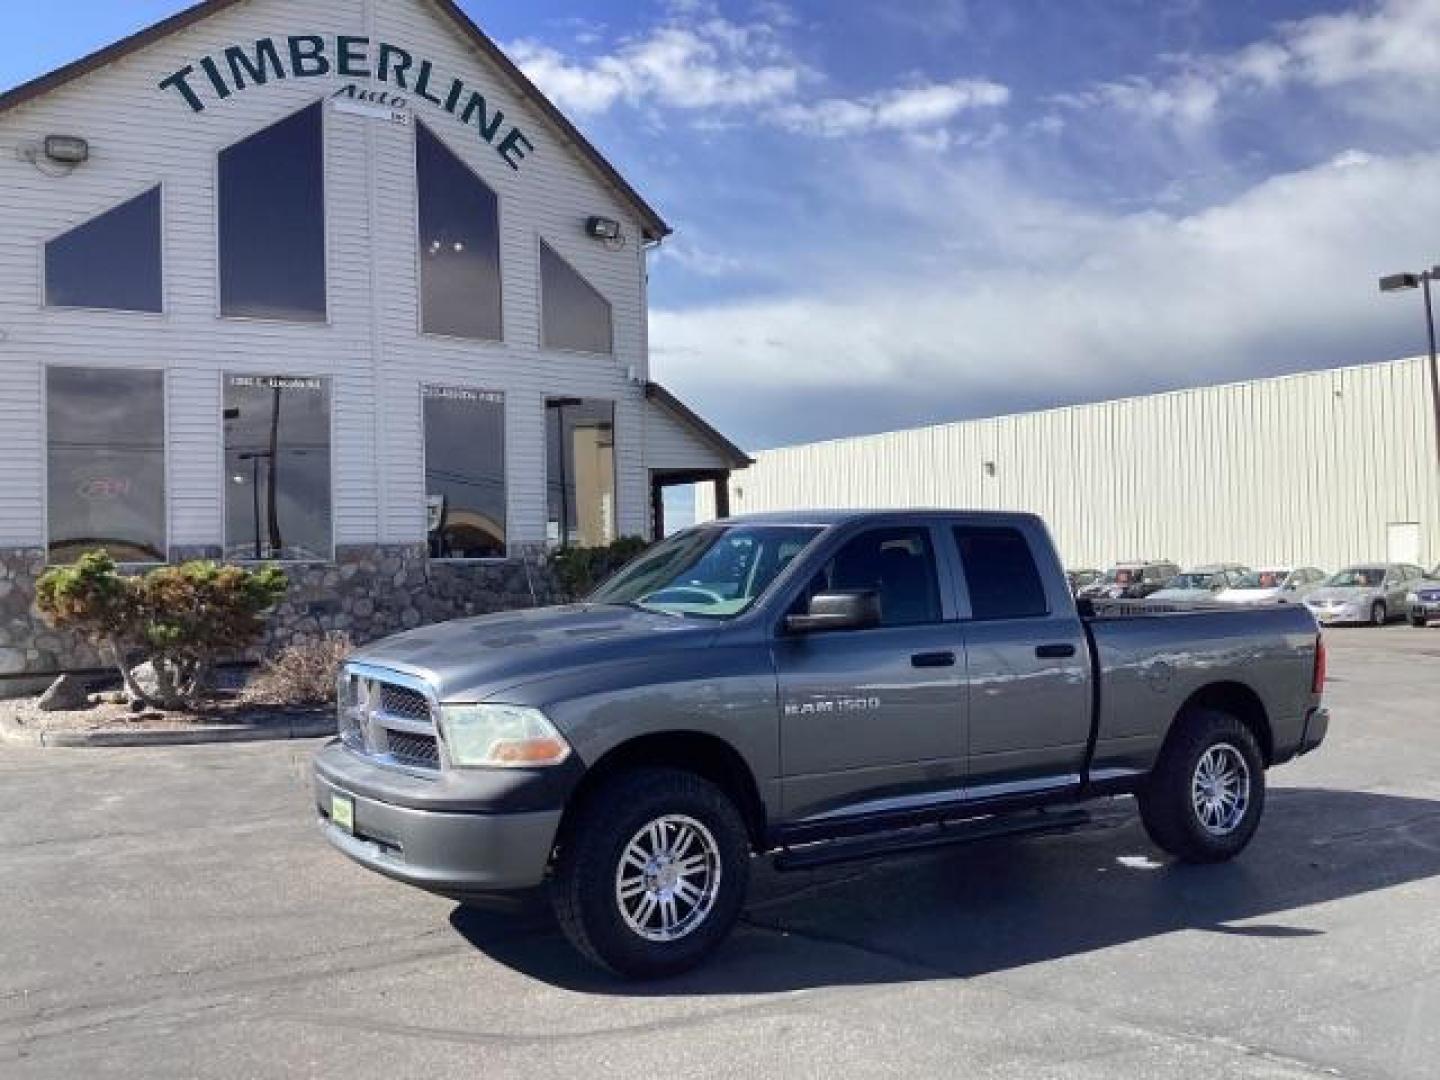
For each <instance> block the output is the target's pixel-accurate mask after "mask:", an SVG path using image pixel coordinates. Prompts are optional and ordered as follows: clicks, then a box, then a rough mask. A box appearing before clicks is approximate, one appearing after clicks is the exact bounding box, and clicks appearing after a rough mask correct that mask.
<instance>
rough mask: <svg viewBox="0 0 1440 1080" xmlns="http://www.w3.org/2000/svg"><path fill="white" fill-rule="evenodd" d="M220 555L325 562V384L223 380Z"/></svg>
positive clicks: (328, 547)
mask: <svg viewBox="0 0 1440 1080" xmlns="http://www.w3.org/2000/svg"><path fill="white" fill-rule="evenodd" d="M225 479H226V483H225V556H226V558H230V559H241V560H245V559H257V560H258V559H281V560H285V561H290V562H307V561H308V562H319V561H327V560H329V559H330V558H332V556H333V548H334V545H333V542H332V539H331V528H330V382H329V380H328V379H311V378H294V377H289V376H273V375H229V376H226V378H225Z"/></svg>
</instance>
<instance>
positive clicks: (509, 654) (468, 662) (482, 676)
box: [351, 604, 720, 701]
mask: <svg viewBox="0 0 1440 1080" xmlns="http://www.w3.org/2000/svg"><path fill="white" fill-rule="evenodd" d="M719 629H720V624H718V623H715V622H712V621H709V620H703V619H695V618H678V617H676V616H672V615H661V614H657V613H655V612H648V611H640V610H637V609H635V608H627V607H611V606H602V605H588V604H574V605H570V606H567V607H553V608H537V609H535V610H532V611H511V612H505V613H503V614H497V615H481V616H479V617H477V618H473V619H459V620H457V621H455V622H448V623H438V624H436V625H434V626H426V627H422V628H421V629H419V630H411V631H409V632H408V633H404V634H399V635H396V636H395V637H391V638H386V639H385V640H383V641H377V642H375V643H374V644H372V645H367V646H365V647H364V648H363V649H360V650H358V651H357V652H356V653H355V655H354V656H352V657H351V660H352V661H353V662H355V663H362V664H370V665H373V666H375V667H379V668H388V669H390V670H392V671H400V672H404V673H406V674H408V675H413V676H416V677H418V678H420V679H423V680H425V681H426V682H427V683H429V684H430V686H432V687H433V688H434V689H435V692H436V696H437V697H438V698H439V699H440V700H441V701H484V700H486V699H487V698H488V697H490V696H492V695H494V694H496V693H499V692H500V691H502V690H504V689H505V688H507V687H511V686H516V685H518V684H521V683H525V682H529V681H531V680H532V679H536V678H541V677H544V676H547V675H551V674H554V673H555V672H556V671H557V670H574V669H576V668H581V667H587V666H590V665H593V664H601V663H606V662H611V661H620V660H634V659H636V658H637V657H639V656H643V655H647V654H650V653H653V652H657V651H662V650H669V649H674V648H697V647H703V646H705V645H707V644H708V643H709V642H710V641H711V640H712V639H713V638H714V637H715V635H716V634H717V633H718V632H719Z"/></svg>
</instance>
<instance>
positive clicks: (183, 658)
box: [35, 551, 289, 709]
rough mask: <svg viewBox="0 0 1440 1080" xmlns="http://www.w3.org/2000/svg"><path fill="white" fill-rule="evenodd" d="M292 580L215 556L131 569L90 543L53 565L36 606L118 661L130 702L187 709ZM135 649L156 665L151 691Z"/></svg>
mask: <svg viewBox="0 0 1440 1080" xmlns="http://www.w3.org/2000/svg"><path fill="white" fill-rule="evenodd" d="M288 587H289V582H288V581H287V580H286V578H285V575H284V574H283V573H282V572H281V571H279V570H277V569H275V568H274V567H263V568H261V569H258V570H249V569H246V568H244V567H239V566H218V565H216V564H215V563H212V562H191V563H186V564H184V565H183V566H164V567H161V568H159V569H157V570H152V571H150V572H149V573H146V574H140V575H134V576H131V575H126V574H122V573H120V571H119V569H118V568H117V567H116V565H115V560H114V559H112V558H111V557H110V555H109V554H108V553H107V552H105V551H94V552H89V553H87V554H85V555H83V556H81V557H80V560H79V561H78V562H77V563H76V564H75V565H74V566H59V567H54V568H52V569H51V570H48V571H47V572H46V573H45V574H44V575H43V576H42V577H41V579H40V581H39V582H38V584H37V586H36V599H35V606H36V607H37V608H38V609H39V611H40V613H41V615H43V616H44V617H45V619H46V621H48V622H49V623H50V624H51V625H52V626H55V627H58V628H61V629H67V630H72V631H74V632H76V633H78V634H80V635H81V636H82V637H84V638H86V639H87V640H89V641H91V642H92V643H93V644H94V645H95V646H96V647H97V648H98V649H99V650H100V652H101V654H102V655H103V656H105V658H106V659H107V660H108V661H109V662H110V663H112V664H114V665H115V666H116V667H117V668H118V669H119V671H120V674H121V677H122V678H123V679H124V680H125V688H126V689H127V690H128V691H129V693H130V696H131V698H132V699H133V700H136V701H139V702H142V703H143V704H146V705H150V706H152V707H155V708H161V709H183V708H190V707H193V706H194V705H196V704H197V703H198V702H199V701H200V700H201V699H202V698H203V697H204V696H205V694H206V693H207V692H208V691H209V690H210V687H211V679H212V675H213V673H214V668H215V663H216V661H218V660H219V659H220V658H221V657H222V656H224V655H226V654H227V653H234V652H238V651H240V650H242V649H244V648H246V647H247V646H249V645H251V644H253V643H254V642H256V641H258V640H259V638H260V636H261V635H262V634H263V633H264V630H265V620H264V615H265V613H266V612H267V611H269V610H270V608H272V607H274V605H275V604H276V602H278V601H279V599H280V598H281V597H282V596H283V595H284V594H285V590H286V589H287V588H288ZM137 654H138V656H139V658H140V659H142V660H148V661H149V662H150V663H151V665H152V666H153V668H154V670H155V682H156V688H155V689H154V691H148V690H146V689H145V688H142V687H141V686H140V685H139V684H138V683H137V682H136V680H135V678H134V676H133V675H132V674H131V669H132V666H133V664H134V662H135V660H136V658H137Z"/></svg>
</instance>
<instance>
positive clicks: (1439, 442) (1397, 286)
mask: <svg viewBox="0 0 1440 1080" xmlns="http://www.w3.org/2000/svg"><path fill="white" fill-rule="evenodd" d="M1436 278H1440V266H1436V267H1432V268H1431V269H1429V270H1422V271H1420V273H1418V274H1409V273H1406V274H1387V275H1386V276H1385V277H1382V278H1381V279H1380V291H1381V292H1382V293H1389V292H1407V291H1409V290H1410V289H1415V288H1418V289H1420V290H1421V293H1422V294H1423V295H1424V297H1425V331H1426V333H1427V335H1428V336H1429V341H1430V404H1431V408H1432V410H1433V411H1434V413H1435V462H1436V464H1437V465H1440V362H1437V360H1436V358H1435V306H1434V304H1433V303H1432V302H1431V296H1430V282H1431V281H1432V280H1434V279H1436Z"/></svg>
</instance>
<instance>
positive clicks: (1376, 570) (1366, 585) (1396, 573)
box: [1305, 563, 1425, 626]
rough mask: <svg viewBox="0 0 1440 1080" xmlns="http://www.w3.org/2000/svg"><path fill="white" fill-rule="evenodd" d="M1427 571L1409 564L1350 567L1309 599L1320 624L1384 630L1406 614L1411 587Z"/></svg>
mask: <svg viewBox="0 0 1440 1080" xmlns="http://www.w3.org/2000/svg"><path fill="white" fill-rule="evenodd" d="M1424 577H1425V571H1423V570H1421V569H1420V567H1418V566H1411V565H1409V564H1407V563H1366V564H1363V565H1360V566H1348V567H1346V568H1345V569H1344V570H1341V571H1340V572H1339V573H1338V574H1336V575H1335V576H1334V577H1332V578H1331V579H1330V580H1329V581H1327V582H1325V584H1324V585H1322V586H1321V587H1320V588H1318V589H1316V590H1315V591H1314V592H1312V593H1311V594H1310V595H1309V596H1307V597H1306V598H1305V606H1306V607H1307V608H1309V609H1310V612H1311V614H1313V615H1314V616H1315V618H1316V620H1318V621H1319V622H1321V623H1323V624H1327V625H1328V624H1330V623H1370V624H1371V625H1372V626H1384V625H1385V624H1386V623H1388V622H1389V621H1390V620H1391V619H1393V618H1398V617H1400V616H1402V615H1404V614H1405V611H1406V606H1407V603H1406V601H1407V597H1408V596H1409V595H1410V590H1411V586H1412V585H1414V583H1415V582H1417V581H1421V580H1423V579H1424Z"/></svg>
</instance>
